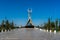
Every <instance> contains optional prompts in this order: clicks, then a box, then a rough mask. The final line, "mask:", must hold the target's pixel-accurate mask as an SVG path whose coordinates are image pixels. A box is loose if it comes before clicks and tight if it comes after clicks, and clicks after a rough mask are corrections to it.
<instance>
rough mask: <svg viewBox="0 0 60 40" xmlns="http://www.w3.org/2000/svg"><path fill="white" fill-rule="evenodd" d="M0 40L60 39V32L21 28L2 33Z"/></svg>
mask: <svg viewBox="0 0 60 40" xmlns="http://www.w3.org/2000/svg"><path fill="white" fill-rule="evenodd" d="M0 40H60V33H56V34H54V33H49V32H44V31H40V30H39V29H35V28H30V29H29V28H27V29H26V28H21V29H15V30H12V31H10V32H3V33H0Z"/></svg>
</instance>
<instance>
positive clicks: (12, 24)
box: [10, 21, 14, 29]
mask: <svg viewBox="0 0 60 40" xmlns="http://www.w3.org/2000/svg"><path fill="white" fill-rule="evenodd" d="M10 27H11V29H14V22H13V21H12V23H11V24H10Z"/></svg>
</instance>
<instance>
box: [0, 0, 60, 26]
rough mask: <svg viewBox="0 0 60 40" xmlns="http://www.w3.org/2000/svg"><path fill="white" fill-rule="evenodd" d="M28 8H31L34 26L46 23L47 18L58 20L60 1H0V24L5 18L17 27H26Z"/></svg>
mask: <svg viewBox="0 0 60 40" xmlns="http://www.w3.org/2000/svg"><path fill="white" fill-rule="evenodd" d="M28 8H32V15H31V17H32V22H33V24H34V25H39V24H43V23H44V22H47V20H48V18H49V17H52V19H51V20H53V21H54V20H55V19H56V18H58V19H60V0H0V23H1V21H2V20H3V19H4V18H5V17H7V19H8V20H9V21H12V20H13V21H14V23H15V24H17V25H26V23H27V20H28V13H27V9H28Z"/></svg>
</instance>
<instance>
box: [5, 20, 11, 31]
mask: <svg viewBox="0 0 60 40" xmlns="http://www.w3.org/2000/svg"><path fill="white" fill-rule="evenodd" d="M6 29H7V31H8V30H9V29H10V23H9V21H8V20H6Z"/></svg>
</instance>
